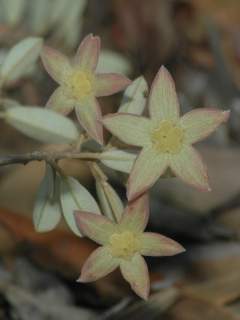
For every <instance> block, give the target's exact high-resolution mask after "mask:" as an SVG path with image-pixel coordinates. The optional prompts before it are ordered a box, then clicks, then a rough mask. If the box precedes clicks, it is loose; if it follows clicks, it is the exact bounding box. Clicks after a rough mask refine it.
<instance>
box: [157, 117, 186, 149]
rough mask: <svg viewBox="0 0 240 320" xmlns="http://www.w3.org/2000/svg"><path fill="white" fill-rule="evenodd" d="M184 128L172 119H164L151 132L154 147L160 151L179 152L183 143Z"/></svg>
mask: <svg viewBox="0 0 240 320" xmlns="http://www.w3.org/2000/svg"><path fill="white" fill-rule="evenodd" d="M183 138H184V130H183V129H182V128H180V127H178V126H176V125H175V124H174V123H173V122H172V121H169V120H163V121H161V122H160V125H159V127H157V128H155V129H154V130H153V131H152V134H151V140H152V144H153V146H154V148H155V149H156V150H157V151H158V152H160V153H171V154H176V153H178V152H179V151H180V150H181V148H182V144H183Z"/></svg>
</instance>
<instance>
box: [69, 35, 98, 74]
mask: <svg viewBox="0 0 240 320" xmlns="http://www.w3.org/2000/svg"><path fill="white" fill-rule="evenodd" d="M100 45H101V42H100V38H99V37H94V36H93V35H92V34H89V35H88V36H86V37H85V38H84V39H83V41H82V42H81V44H80V46H79V48H78V50H77V53H76V56H75V58H74V64H79V65H80V66H81V68H83V69H85V70H89V71H94V70H95V69H96V67H97V63H98V57H99V52H100Z"/></svg>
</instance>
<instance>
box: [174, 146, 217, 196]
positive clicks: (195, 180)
mask: <svg viewBox="0 0 240 320" xmlns="http://www.w3.org/2000/svg"><path fill="white" fill-rule="evenodd" d="M170 167H171V169H172V171H173V173H174V174H175V175H176V176H177V177H179V178H180V179H182V180H183V181H184V182H186V183H188V184H190V185H191V186H193V187H196V188H197V189H199V190H201V191H211V189H210V187H209V183H208V174H207V168H206V166H205V165H204V163H203V161H202V159H201V157H200V155H199V153H198V152H197V150H195V149H194V148H193V147H192V146H184V147H183V148H182V150H181V152H180V153H179V154H176V155H174V156H172V157H171V159H170Z"/></svg>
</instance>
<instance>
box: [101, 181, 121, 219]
mask: <svg viewBox="0 0 240 320" xmlns="http://www.w3.org/2000/svg"><path fill="white" fill-rule="evenodd" d="M96 191H97V195H98V199H99V201H100V205H101V208H102V212H103V213H104V215H105V216H107V217H108V218H109V219H111V220H112V221H115V222H116V221H120V219H121V217H122V214H123V211H124V207H123V203H122V200H121V199H120V198H119V196H118V194H117V193H116V191H115V190H114V189H113V187H112V186H111V185H110V184H109V183H108V182H107V181H102V180H101V181H99V180H96Z"/></svg>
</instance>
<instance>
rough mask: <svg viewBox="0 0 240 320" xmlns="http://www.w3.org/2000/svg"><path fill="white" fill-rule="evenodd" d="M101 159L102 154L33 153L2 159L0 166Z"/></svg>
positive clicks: (0, 158)
mask: <svg viewBox="0 0 240 320" xmlns="http://www.w3.org/2000/svg"><path fill="white" fill-rule="evenodd" d="M99 158H100V153H93V152H45V151H33V152H29V153H24V154H13V155H8V156H3V157H0V166H5V165H10V164H24V165H25V164H27V163H28V162H30V161H46V162H48V163H50V164H51V163H53V162H56V161H58V160H61V159H82V160H88V161H89V160H97V159H99Z"/></svg>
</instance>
